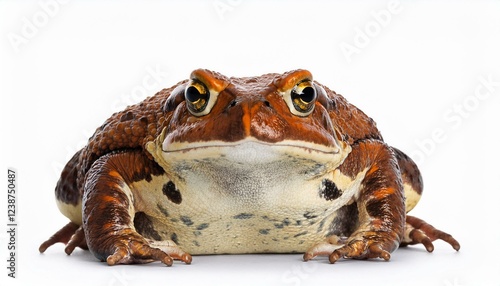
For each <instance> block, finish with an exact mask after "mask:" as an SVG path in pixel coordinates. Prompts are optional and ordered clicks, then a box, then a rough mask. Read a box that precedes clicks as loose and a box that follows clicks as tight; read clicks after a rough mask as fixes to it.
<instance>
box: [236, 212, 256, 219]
mask: <svg viewBox="0 0 500 286" xmlns="http://www.w3.org/2000/svg"><path fill="white" fill-rule="evenodd" d="M252 217H253V214H249V213H240V214H237V215H235V216H233V218H234V219H249V218H252Z"/></svg>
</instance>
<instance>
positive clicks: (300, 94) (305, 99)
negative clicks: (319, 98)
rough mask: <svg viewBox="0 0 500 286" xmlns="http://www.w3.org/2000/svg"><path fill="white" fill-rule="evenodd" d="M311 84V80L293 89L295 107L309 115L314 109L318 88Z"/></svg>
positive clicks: (292, 97)
mask: <svg viewBox="0 0 500 286" xmlns="http://www.w3.org/2000/svg"><path fill="white" fill-rule="evenodd" d="M310 84H311V83H310V82H302V83H299V84H298V85H297V86H295V88H294V89H293V90H292V91H291V99H292V103H293V107H294V109H295V110H296V111H298V112H300V113H301V114H303V115H307V114H309V113H310V112H311V111H312V109H313V108H314V102H315V100H316V90H315V89H314V87H312V86H310Z"/></svg>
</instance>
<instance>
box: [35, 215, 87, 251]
mask: <svg viewBox="0 0 500 286" xmlns="http://www.w3.org/2000/svg"><path fill="white" fill-rule="evenodd" d="M58 242H62V243H64V244H66V248H65V249H64V251H65V252H66V254H68V255H70V254H71V253H73V250H75V248H76V247H77V246H78V247H80V248H83V249H88V247H87V242H86V241H85V234H84V232H83V228H82V227H81V226H79V225H77V224H76V223H73V222H70V223H68V224H67V225H65V226H64V227H63V228H61V229H60V230H59V231H58V232H56V233H55V234H54V235H53V236H51V237H50V238H49V239H48V240H47V241H45V242H44V243H42V244H41V245H40V247H39V248H38V250H39V251H40V253H44V252H45V250H47V248H49V247H50V246H52V245H54V244H56V243H58Z"/></svg>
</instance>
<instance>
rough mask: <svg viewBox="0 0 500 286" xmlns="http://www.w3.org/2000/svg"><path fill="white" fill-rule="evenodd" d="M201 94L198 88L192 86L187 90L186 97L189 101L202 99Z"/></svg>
mask: <svg viewBox="0 0 500 286" xmlns="http://www.w3.org/2000/svg"><path fill="white" fill-rule="evenodd" d="M201 97H202V96H201V94H200V91H198V89H197V88H196V87H194V86H190V87H188V88H187V90H186V99H187V100H188V101H189V102H192V103H194V102H196V101H198V100H200V99H201Z"/></svg>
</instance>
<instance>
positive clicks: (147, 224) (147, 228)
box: [134, 212, 162, 241]
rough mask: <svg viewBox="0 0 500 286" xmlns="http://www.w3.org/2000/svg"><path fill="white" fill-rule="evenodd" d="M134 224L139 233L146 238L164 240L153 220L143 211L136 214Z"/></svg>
mask: <svg viewBox="0 0 500 286" xmlns="http://www.w3.org/2000/svg"><path fill="white" fill-rule="evenodd" d="M134 226H135V229H136V230H137V232H138V233H140V234H141V235H142V236H144V237H146V238H151V239H154V240H158V241H159V240H162V238H161V236H160V234H159V233H158V232H157V231H156V230H155V229H154V226H153V222H151V219H150V218H149V217H148V216H147V215H146V214H145V213H143V212H138V213H136V214H135V216H134Z"/></svg>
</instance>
